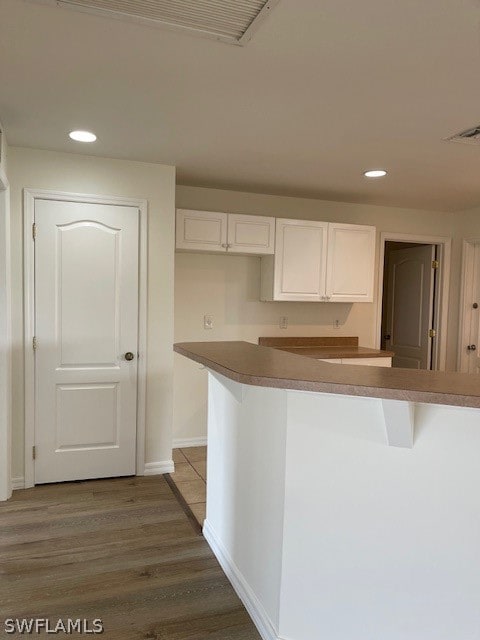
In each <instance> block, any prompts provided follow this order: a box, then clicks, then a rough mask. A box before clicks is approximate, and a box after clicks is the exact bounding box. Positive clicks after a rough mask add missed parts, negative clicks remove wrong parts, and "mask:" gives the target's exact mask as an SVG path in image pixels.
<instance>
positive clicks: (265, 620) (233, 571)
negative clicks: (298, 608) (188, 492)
mask: <svg viewBox="0 0 480 640" xmlns="http://www.w3.org/2000/svg"><path fill="white" fill-rule="evenodd" d="M203 535H204V537H205V540H206V541H207V542H208V544H209V545H210V549H211V550H212V551H213V553H214V554H215V557H216V558H217V560H218V562H219V563H220V566H221V567H222V569H223V571H224V573H225V575H226V576H227V578H228V579H229V580H230V582H231V584H232V587H233V588H234V589H235V591H236V592H237V595H238V597H239V598H240V600H241V601H242V602H243V604H244V605H245V609H246V610H247V611H248V614H249V615H250V617H251V619H252V620H253V623H254V625H255V626H256V627H257V630H258V633H259V634H260V635H261V637H262V638H263V640H281V638H280V636H278V635H277V633H276V631H275V629H274V627H273V625H272V623H271V621H270V618H269V617H268V615H267V612H266V611H265V609H264V608H263V605H262V603H261V602H260V601H259V599H258V598H257V596H256V595H255V594H254V593H253V591H252V589H251V588H250V586H249V585H248V583H247V581H246V580H245V578H244V577H243V575H242V574H241V572H240V570H239V568H238V567H237V565H236V564H235V563H234V562H233V560H232V558H231V557H230V554H229V553H228V551H227V550H226V549H225V547H224V546H223V544H222V543H221V542H220V540H219V539H218V538H217V536H216V534H215V532H214V531H213V529H212V527H211V526H210V523H209V522H208V520H205V521H204V523H203Z"/></svg>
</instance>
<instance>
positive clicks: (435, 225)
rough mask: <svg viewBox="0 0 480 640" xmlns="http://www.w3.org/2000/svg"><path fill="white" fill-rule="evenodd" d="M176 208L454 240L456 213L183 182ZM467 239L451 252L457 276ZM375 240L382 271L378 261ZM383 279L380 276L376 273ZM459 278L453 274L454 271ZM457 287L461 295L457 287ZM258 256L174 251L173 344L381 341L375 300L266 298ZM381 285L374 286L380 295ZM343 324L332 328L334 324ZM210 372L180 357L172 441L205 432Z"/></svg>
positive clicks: (452, 337)
mask: <svg viewBox="0 0 480 640" xmlns="http://www.w3.org/2000/svg"><path fill="white" fill-rule="evenodd" d="M176 205H177V207H179V208H186V209H205V210H210V211H227V212H233V213H248V214H254V215H269V216H275V217H278V218H298V219H305V220H325V221H327V222H328V221H338V222H348V223H353V224H370V225H374V226H375V227H376V228H377V232H378V237H379V236H380V232H382V231H389V232H402V233H410V234H422V235H437V236H447V237H451V236H453V235H454V229H455V227H456V224H457V223H456V220H457V219H458V216H457V218H456V217H455V214H451V213H444V212H434V211H419V210H412V209H400V208H394V207H379V206H373V205H360V204H352V203H346V202H329V201H322V200H311V199H305V198H288V197H282V196H271V195H264V194H256V193H244V192H235V191H225V190H219V189H205V188H199V187H186V186H178V187H177V198H176ZM460 252H461V242H457V241H456V242H454V246H453V249H452V253H453V262H454V266H455V268H454V269H453V273H454V274H455V277H456V278H458V277H459V269H460V266H459V264H460ZM378 262H379V242H377V269H376V271H377V274H378V273H379V272H380V265H379V263H378ZM377 277H378V275H377ZM452 277H453V276H452ZM452 289H453V299H454V300H455V299H456V296H457V289H458V287H454V288H452ZM259 291H260V258H255V257H242V256H228V255H208V254H193V253H176V254H175V341H176V342H180V341H202V340H247V341H250V342H257V340H258V337H259V336H273V335H282V336H288V335H300V336H308V335H324V336H327V335H339V336H340V335H350V336H352V335H353V336H358V337H359V339H360V344H361V345H363V346H365V347H373V346H375V337H376V336H375V333H376V304H375V303H372V304H368V303H361V304H353V305H352V304H343V303H342V304H341V303H335V304H328V303H303V302H297V303H294V302H260V293H259ZM376 292H377V287H376V286H375V294H376ZM205 314H211V315H213V321H214V328H213V329H212V330H205V329H204V328H203V316H204V315H205ZM457 315H458V304H456V305H454V306H452V305H451V306H450V316H451V317H450V318H449V320H450V321H451V323H452V325H455V327H456V322H457ZM280 316H288V319H289V326H288V329H286V330H282V329H280V328H279V326H278V321H279V318H280ZM336 319H338V320H339V321H340V327H339V328H338V329H334V327H333V324H334V321H335V320H336ZM448 338H449V346H448V354H447V368H448V369H454V368H455V358H456V333H455V334H450V333H449V336H448ZM206 396H207V387H206V374H205V372H204V371H201V370H200V368H199V366H198V365H196V364H195V363H193V362H191V361H189V360H187V359H186V358H183V357H182V356H179V355H176V356H175V383H174V442H175V440H181V439H189V438H196V437H197V438H198V437H202V436H205V435H206Z"/></svg>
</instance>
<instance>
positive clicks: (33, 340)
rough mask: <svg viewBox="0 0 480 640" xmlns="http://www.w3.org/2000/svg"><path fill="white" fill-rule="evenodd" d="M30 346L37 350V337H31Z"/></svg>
mask: <svg viewBox="0 0 480 640" xmlns="http://www.w3.org/2000/svg"><path fill="white" fill-rule="evenodd" d="M32 348H33V350H34V351H36V350H37V339H36V338H35V336H33V339H32Z"/></svg>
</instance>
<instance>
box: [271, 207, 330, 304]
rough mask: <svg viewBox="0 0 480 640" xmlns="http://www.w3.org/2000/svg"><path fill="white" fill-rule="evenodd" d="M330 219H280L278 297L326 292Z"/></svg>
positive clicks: (313, 298) (318, 296) (312, 296)
mask: <svg viewBox="0 0 480 640" xmlns="http://www.w3.org/2000/svg"><path fill="white" fill-rule="evenodd" d="M327 229H328V223H327V222H313V221H312V222H311V221H306V220H281V219H277V224H276V234H275V276H274V277H275V281H274V300H310V301H315V302H319V301H321V300H322V298H323V297H324V296H325V274H326V265H327Z"/></svg>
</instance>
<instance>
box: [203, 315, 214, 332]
mask: <svg viewBox="0 0 480 640" xmlns="http://www.w3.org/2000/svg"><path fill="white" fill-rule="evenodd" d="M203 328H204V329H213V316H210V315H206V316H203Z"/></svg>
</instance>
